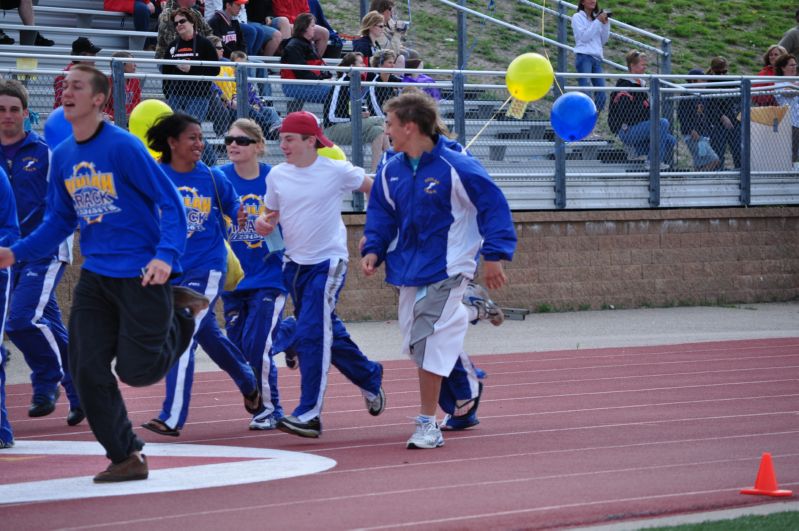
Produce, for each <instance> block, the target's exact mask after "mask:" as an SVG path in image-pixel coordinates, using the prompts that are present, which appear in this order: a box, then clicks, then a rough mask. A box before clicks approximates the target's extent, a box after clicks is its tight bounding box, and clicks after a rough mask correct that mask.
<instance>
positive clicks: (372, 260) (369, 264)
mask: <svg viewBox="0 0 799 531" xmlns="http://www.w3.org/2000/svg"><path fill="white" fill-rule="evenodd" d="M376 263H377V255H376V254H375V253H369V254H367V255H366V256H364V257H363V258H361V270H362V271H363V274H364V275H366V276H367V277H371V276H372V275H374V274H375V273H376V272H377V268H376V267H375V264H376Z"/></svg>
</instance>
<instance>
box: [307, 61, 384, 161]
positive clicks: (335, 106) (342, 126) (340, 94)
mask: <svg viewBox="0 0 799 531" xmlns="http://www.w3.org/2000/svg"><path fill="white" fill-rule="evenodd" d="M364 65H365V63H364V61H363V55H362V54H361V53H360V52H350V53H348V54H347V55H345V56H344V58H343V59H342V60H341V63H340V64H339V66H355V67H363V66H364ZM349 80H350V75H349V74H348V73H346V72H344V73H343V74H342V76H341V81H346V82H348V83H349ZM359 100H360V101H361V102H363V105H361V107H360V110H361V142H362V143H363V144H364V145H366V144H371V146H372V172H374V171H375V168H377V163H378V162H379V161H380V156H381V155H382V153H383V151H385V150H386V148H388V137H386V134H385V124H384V122H385V120H384V119H383V118H382V117H380V116H374V115H373V114H372V113H371V112H370V111H369V106H368V105H366V102H365V101H364V100H363V97H361V98H359ZM381 114H382V113H381ZM322 125H323V127H324V130H325V136H326V137H328V138H329V139H330V140H331V141H333V142H334V143H336V144H340V145H346V146H349V145H352V115H351V113H350V86H349V85H336V86H335V87H333V90H331V91H330V93H329V94H328V96H327V99H326V100H325V105H324V117H323V119H322Z"/></svg>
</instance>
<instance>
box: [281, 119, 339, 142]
mask: <svg viewBox="0 0 799 531" xmlns="http://www.w3.org/2000/svg"><path fill="white" fill-rule="evenodd" d="M280 132H281V133H295V134H298V135H310V136H315V137H316V140H317V142H319V143H320V144H322V145H323V146H324V147H333V146H334V145H335V144H333V142H331V141H330V139H329V138H327V137H326V136H325V134H324V133H323V132H322V128H321V127H319V121H318V120H317V119H316V116H314V115H313V114H312V113H309V112H308V111H299V112H292V113H289V114H288V116H286V117H285V118H283V123H282V124H280Z"/></svg>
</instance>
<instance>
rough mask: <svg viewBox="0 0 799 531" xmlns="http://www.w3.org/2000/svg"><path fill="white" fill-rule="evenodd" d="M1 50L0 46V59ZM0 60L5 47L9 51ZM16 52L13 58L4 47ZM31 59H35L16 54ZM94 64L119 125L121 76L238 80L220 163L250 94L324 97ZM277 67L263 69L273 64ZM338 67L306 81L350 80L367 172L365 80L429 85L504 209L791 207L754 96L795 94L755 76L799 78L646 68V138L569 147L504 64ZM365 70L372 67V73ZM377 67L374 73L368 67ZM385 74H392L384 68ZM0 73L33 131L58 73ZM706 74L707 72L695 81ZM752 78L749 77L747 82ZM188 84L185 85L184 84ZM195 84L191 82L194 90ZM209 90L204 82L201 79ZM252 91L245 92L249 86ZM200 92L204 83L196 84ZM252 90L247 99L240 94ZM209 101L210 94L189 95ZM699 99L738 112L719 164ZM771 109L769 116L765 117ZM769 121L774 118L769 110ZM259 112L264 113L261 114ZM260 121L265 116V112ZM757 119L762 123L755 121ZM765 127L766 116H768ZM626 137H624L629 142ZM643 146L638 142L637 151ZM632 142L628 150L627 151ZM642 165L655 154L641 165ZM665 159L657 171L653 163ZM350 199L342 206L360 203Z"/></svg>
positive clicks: (784, 172)
mask: <svg viewBox="0 0 799 531" xmlns="http://www.w3.org/2000/svg"><path fill="white" fill-rule="evenodd" d="M2 55H4V54H2V53H0V56H2ZM6 55H8V54H6ZM10 55H12V56H14V57H17V56H18V55H19V54H10ZM24 55H30V56H35V54H24ZM36 57H39V58H41V57H47V58H48V59H49V60H50V61H51V63H52V60H53V59H54V58H56V59H62V60H63V63H64V64H66V63H68V62H69V61H70V60H81V59H85V58H82V57H70V56H52V55H44V56H43V55H41V54H39V55H38V56H36ZM23 58H24V57H23ZM95 61H96V63H97V65H98V66H99V67H100V68H101V69H104V70H106V71H108V72H109V74H111V75H112V79H113V97H114V105H115V108H114V109H113V111H114V112H113V116H114V120H115V121H116V123H117V124H119V125H121V126H125V125H126V124H127V119H128V113H129V110H130V109H129V108H127V107H126V101H128V99H127V95H126V93H125V91H126V81H127V80H129V79H133V78H135V79H138V80H139V82H140V86H141V91H142V95H141V96H142V98H143V99H147V98H158V99H164V100H167V101H168V100H169V98H168V97H167V96H166V95H165V94H164V87H163V82H164V81H165V80H180V81H189V82H198V81H199V82H209V84H214V85H215V84H217V83H232V84H233V85H234V86H235V93H236V105H235V107H228V108H227V109H226V110H225V113H226V114H224V115H223V116H219V115H216V116H215V115H213V114H212V113H211V112H210V111H204V112H205V114H204V115H203V116H198V118H199V119H200V120H201V121H203V123H204V133H205V135H206V137H207V143H208V144H209V146H211V147H213V149H214V150H215V151H214V153H213V155H215V156H216V158H217V159H220V160H225V159H226V151H225V150H224V144H223V142H221V138H222V136H224V133H225V131H226V128H227V126H228V125H229V123H230V122H231V121H232V119H235V118H237V117H245V116H254V113H255V111H256V110H257V109H254V107H253V101H257V102H258V104H262V105H263V106H264V107H268V108H269V109H271V110H274V111H276V113H277V114H278V115H279V116H281V117H282V116H285V114H286V113H287V112H289V111H290V110H293V109H297V108H300V107H303V108H305V109H307V110H309V111H312V112H314V113H315V114H316V115H317V116H319V117H321V116H322V109H323V104H322V103H319V102H317V103H313V102H308V101H305V102H300V101H297V100H296V99H294V98H290V97H288V96H286V95H285V94H284V89H285V88H286V87H288V86H289V85H305V84H308V82H305V81H299V80H289V79H281V78H280V77H279V76H277V75H274V74H270V75H267V76H255V75H254V70H255V69H258V68H263V67H264V65H263V64H261V63H230V62H223V63H198V64H204V65H219V66H222V65H224V66H231V67H233V68H234V69H235V75H234V76H229V77H200V76H186V75H182V76H166V75H164V74H161V73H160V72H159V71H158V69H157V68H156V66H157V65H163V64H178V63H181V61H164V60H155V59H142V58H136V59H127V58H114V59H111V58H108V57H97V58H95ZM129 61H134V62H136V63H137V64H138V65H139V67H140V68H141V69H142V70H143V71H144V72H143V73H136V74H126V73H124V71H123V67H124V63H125V62H129ZM274 67H275V66H272V68H274ZM318 68H320V67H318V66H300V65H292V69H295V70H309V69H318ZM323 68H324V69H326V70H329V71H331V72H335V73H339V74H340V73H349V74H353V75H351V76H350V79H349V81H324V82H314V83H311V85H318V86H327V87H332V86H335V85H342V84H345V83H346V84H348V86H349V89H350V108H351V110H352V111H353V112H352V114H351V115H352V117H353V118H352V138H351V139H350V145H343V146H342V148H343V149H344V150H345V152H346V153H347V154H348V156H349V157H350V159H351V160H352V161H353V162H354V163H355V164H358V165H362V166H364V167H367V168H369V167H370V166H371V165H372V163H373V162H374V161H373V160H372V155H371V152H370V150H369V149H368V148H369V146H366V145H364V144H365V143H364V140H363V138H362V134H361V131H362V129H361V126H362V123H361V112H360V110H361V106H362V103H363V99H364V97H366V91H368V90H370V89H372V88H374V87H378V86H379V87H382V88H383V89H397V90H399V89H401V88H402V87H405V86H415V87H417V88H421V89H427V90H431V91H438V93H440V94H438V96H439V98H440V99H439V109H440V112H441V114H442V117H443V119H444V121H445V123H446V124H447V125H448V126H449V127H450V128H451V129H452V130H454V131H455V132H456V133H457V135H458V139H459V140H460V141H461V143H462V144H464V145H467V144H468V145H469V150H470V152H471V153H472V154H473V155H474V156H475V157H477V158H478V159H479V160H480V161H481V162H482V163H483V165H484V166H485V167H486V169H487V170H488V171H489V173H490V175H491V176H492V178H493V179H494V180H495V181H496V182H497V183H498V184H499V185H500V187H501V188H502V189H503V190H504V191H505V193H506V195H507V196H508V199H509V201H510V203H511V206H512V207H513V208H514V209H518V210H548V209H586V208H589V209H596V208H658V207H692V206H746V205H763V204H769V205H773V204H799V171H797V169H795V168H799V165H797V166H794V155H793V153H792V152H791V150H792V147H793V146H792V135H793V128H792V124H791V115H790V113H789V112H786V111H785V109H783V110H782V111H778V109H779V108H777V107H773V108H771V107H770V108H767V109H771V111H774V112H775V113H777V114H780V117H779V120H777V122H779V123H777V122H774V120H771V121H769V120H770V118H769V119H766V118H763V112H762V111H763V109H762V108H760V109H758V108H756V107H753V94H754V95H755V96H758V95H759V96H762V95H768V94H780V93H783V92H784V93H786V94H788V96H791V95H792V94H794V93H799V92H797V91H796V90H795V89H794V88H792V86H791V85H785V84H783V85H774V86H765V87H764V86H756V87H754V88H752V85H753V84H755V85H763V84H764V83H770V82H777V81H787V82H795V81H799V79H788V78H765V77H751V76H749V77H740V76H712V79H713V81H714V82H713V83H709V82H707V83H701V84H691V85H683V84H682V83H681V82H682V81H683V79H682V78H677V77H676V76H662V75H650V76H641V77H642V78H644V79H646V81H647V86H646V87H644V88H626V89H625V90H626V91H628V92H630V93H636V92H641V93H645V94H646V95H647V97H648V99H649V107H648V113H649V115H648V118H649V120H648V125H647V126H646V127H648V128H649V131H648V134H647V135H645V137H646V138H645V140H646V142H645V144H643V145H641V144H635V143H632V142H631V144H630V145H628V144H625V142H624V141H623V140H622V138H621V136H620V135H618V134H617V133H616V132H614V131H613V130H611V128H610V127H609V124H608V122H607V119H606V116H605V113H603V114H602V115H600V118H601V119H600V122H599V123H598V124H597V125H596V127H595V128H594V134H593V135H592V136H589V137H588V138H585V139H583V140H580V141H577V142H564V141H563V140H561V139H560V138H559V137H558V136H557V135H555V134H554V133H553V130H552V127H551V124H550V109H551V105H552V103H553V102H554V100H555V99H556V97H557V95H558V93H559V91H558V90H553V91H551V92H550V94H549V95H548V96H546V97H545V98H543V99H541V100H539V101H537V102H533V103H531V104H530V105H528V108H527V110H526V112H525V114H524V116H523V118H522V119H515V118H510V117H508V116H507V115H506V113H505V110H506V108H507V105H506V104H507V99H508V92H507V88H506V87H505V85H504V74H505V72H502V71H469V70H432V69H425V70H422V71H420V72H422V73H425V74H427V75H429V76H431V77H432V78H434V79H435V81H434V82H432V83H427V84H424V83H408V82H403V83H382V82H375V81H369V82H366V81H361V79H360V76H359V75H357V74H358V73H359V72H360V71H359V70H357V69H354V68H342V67H323ZM370 71H375V70H374V69H370ZM377 71H380V70H377ZM385 71H390V70H385ZM0 73H2V75H4V76H10V77H16V78H19V79H22V80H23V82H24V83H25V84H26V85H27V86H28V90H29V92H30V94H31V101H30V108H31V110H32V111H34V114H37V113H38V114H39V115H40V121H39V124H38V125H34V127H35V128H37V129H41V128H42V126H43V123H44V121H45V119H46V118H47V115H48V114H49V112H50V111H51V109H52V108H53V92H54V87H53V80H54V79H55V77H56V76H57V75H58V74H60V73H61V72H59V71H58V70H54V69H27V70H26V69H20V68H12V67H8V68H3V69H2V70H0ZM583 75H585V74H576V73H558V74H557V79H558V82H559V84H560V88H561V89H562V90H563V91H564V92H571V91H578V90H581V89H580V87H577V86H575V85H567V83H568V82H570V81H572V82H573V81H574V80H576V78H577V77H578V76H583ZM604 76H605V77H606V78H607V80H608V81H609V82H617V81H618V80H619V79H622V78H624V76H622V75H611V74H605V75H604ZM697 77H699V78H702V77H704V78H705V79H706V78H708V77H710V76H697ZM753 82H754V83H753ZM189 86H190V85H189ZM197 86H199V85H197ZM203 86H209V85H203ZM248 88H250V89H251V90H249V91H248V90H247V89H248ZM204 90H206V89H204ZM591 90H592V91H600V90H601V91H605V92H607V93H608V94H609V96H611V97H613V96H614V94H615V93H617V92H618V89H617V88H616V87H615V86H607V87H604V88H597V87H592V88H591ZM251 93H255V94H256V97H255V98H256V99H255V100H253V99H251V98H248V94H251ZM194 95H195V96H198V97H202V98H207V99H209V100H210V98H211V97H212V94H211V93H210V92H208V91H207V90H206V92H202V93H198V94H194ZM696 96H701V97H703V98H705V99H704V101H705V105H707V104H708V103H707V102H708V101H713V100H722V99H726V100H728V101H729V102H731V105H733V107H734V108H735V113H736V115H735V118H736V120H735V122H736V123H735V128H736V130H735V134H734V135H732V134H731V135H728V136H730V137H734V139H737V140H733V141H732V143H733V144H735V142H737V147H736V146H735V145H730V143H729V142H728V143H727V144H726V145H725V150H727V151H728V152H727V154H726V155H724V154H723V153H721V154H720V155H721V156H720V158H721V164H720V165H718V166H717V167H716V168H715V169H712V170H709V169H707V168H706V167H702V166H697V165H695V157H694V155H695V153H694V152H693V151H691V148H690V146H689V144H687V143H686V140H685V138H684V136H685V135H683V134H682V129H683V124H682V123H681V122H680V120H679V119H678V114H679V112H678V110H679V107H680V104H681V102H683V101H688V100H690V99H691V98H694V97H696ZM771 111H769V112H771ZM775 116H776V114H775ZM262 118H263V117H262ZM661 119H665V120H666V121H667V122H668V126H667V127H666V128H665V129H661V128H660V127H659V126H658V124H659V123H660V122H661ZM264 120H266V118H264ZM764 120H765V121H766V122H767V123H765V125H764V123H763V122H764ZM772 122H773V123H772ZM661 135H668V136H671V137H673V138H674V140H673V142H672V144H671V145H667V147H668V149H669V150H671V153H670V154H669V155H668V156H667V154H666V153H663V152H662V149H661V146H662V145H664V144H663V142H662V140H663V139H662V138H661ZM628 140H629V139H628ZM268 145H269V153H268V154H267V155H266V156H265V160H266V161H267V162H269V163H271V164H275V163H278V162H280V161H281V157H280V154H279V150H277V149H276V142H275V141H274V140H270V141H269V142H268ZM642 146H643V147H642ZM635 149H638V152H637V153H631V151H634V150H635ZM647 161H657V162H656V163H652V164H650V163H648V162H647ZM661 161H663V164H664V165H663V167H661V164H660V163H659V162H661ZM361 207H362V205H360V204H359V203H358V202H357V201H354V202H353V203H352V204H350V205H349V206H348V207H347V208H348V209H350V210H355V211H357V210H359V209H360V208H361Z"/></svg>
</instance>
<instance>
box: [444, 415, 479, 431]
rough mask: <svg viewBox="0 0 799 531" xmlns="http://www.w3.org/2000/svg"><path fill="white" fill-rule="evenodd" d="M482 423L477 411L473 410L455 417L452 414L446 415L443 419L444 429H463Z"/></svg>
mask: <svg viewBox="0 0 799 531" xmlns="http://www.w3.org/2000/svg"><path fill="white" fill-rule="evenodd" d="M478 424H480V419H478V418H477V413H476V412H472V413H470V414H468V415H465V416H463V417H453V416H452V415H450V414H446V415H444V420H443V421H441V430H442V431H461V430H468V429H469V428H474V427H475V426H477V425H478Z"/></svg>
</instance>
